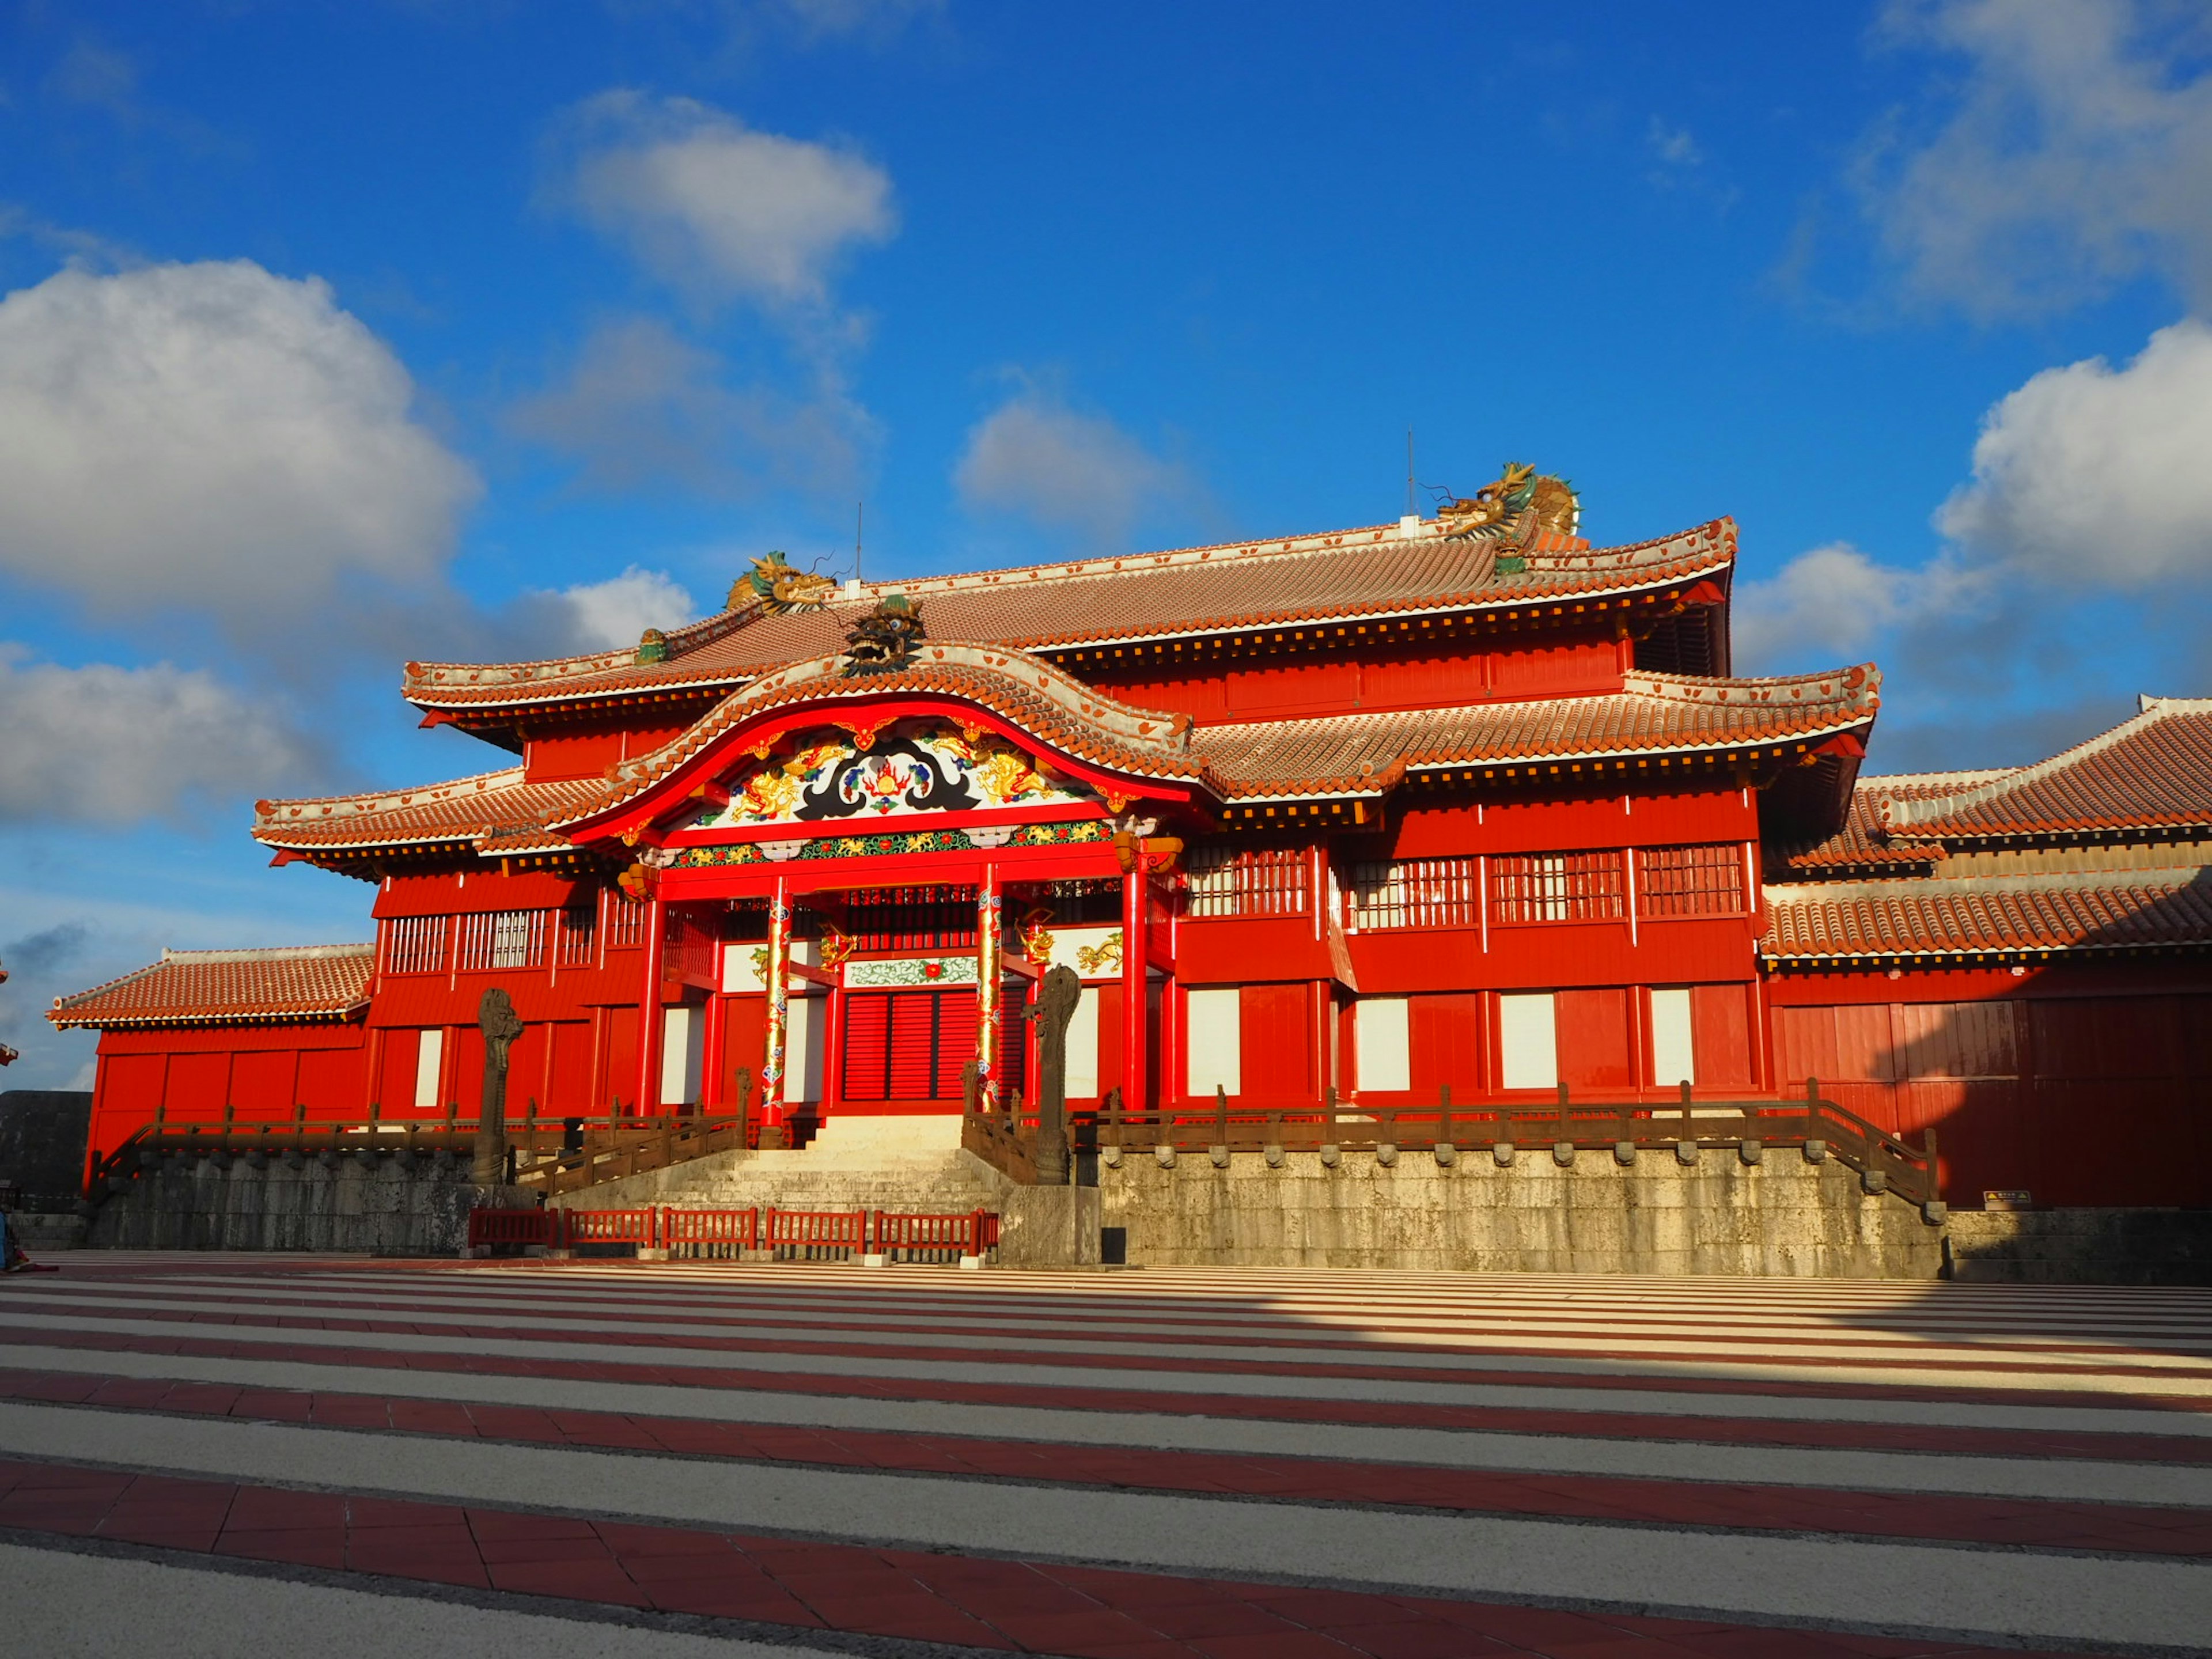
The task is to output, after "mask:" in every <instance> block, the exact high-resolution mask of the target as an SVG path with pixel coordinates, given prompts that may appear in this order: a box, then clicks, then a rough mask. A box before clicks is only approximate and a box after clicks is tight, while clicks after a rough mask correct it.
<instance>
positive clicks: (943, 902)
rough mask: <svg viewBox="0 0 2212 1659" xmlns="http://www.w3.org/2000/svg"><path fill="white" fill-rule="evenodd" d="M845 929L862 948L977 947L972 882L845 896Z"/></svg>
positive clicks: (857, 947)
mask: <svg viewBox="0 0 2212 1659" xmlns="http://www.w3.org/2000/svg"><path fill="white" fill-rule="evenodd" d="M845 905H846V909H845V924H846V931H847V932H848V933H850V934H851V935H852V939H853V945H854V949H855V950H860V951H972V950H974V949H975V889H974V888H972V887H875V888H866V889H863V890H860V891H857V892H852V893H848V894H846V895H845Z"/></svg>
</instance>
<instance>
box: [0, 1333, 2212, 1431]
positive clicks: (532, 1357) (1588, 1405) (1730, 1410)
mask: <svg viewBox="0 0 2212 1659" xmlns="http://www.w3.org/2000/svg"><path fill="white" fill-rule="evenodd" d="M10 1327H13V1328H15V1330H17V1331H21V1332H29V1333H37V1332H46V1331H81V1332H85V1333H88V1334H106V1335H120V1336H128V1337H131V1338H133V1339H136V1340H137V1341H138V1342H139V1343H140V1344H141V1345H142V1346H148V1347H151V1346H156V1345H167V1344H169V1343H175V1342H225V1343H234V1344H237V1345H239V1346H249V1347H251V1346H260V1347H293V1348H349V1349H359V1348H371V1349H374V1350H375V1351H377V1352H380V1353H390V1354H393V1355H402V1354H441V1355H460V1356H469V1355H479V1356H483V1357H485V1358H500V1359H512V1360H518V1361H520V1362H523V1363H525V1364H594V1365H604V1364H633V1365H639V1366H645V1367H665V1368H667V1369H670V1370H687V1369H689V1370H702V1369H703V1370H749V1371H765V1372H769V1373H773V1374H776V1375H781V1376H823V1377H868V1378H873V1379H888V1380H890V1382H892V1383H900V1382H908V1381H911V1382H932V1383H966V1384H980V1385H983V1386H989V1387H1000V1388H1011V1389H1029V1390H1031V1391H1033V1392H1035V1393H1036V1395H1037V1397H1038V1398H1039V1400H1040V1401H1051V1400H1052V1399H1053V1397H1054V1395H1055V1394H1058V1393H1060V1392H1062V1391H1064V1390H1066V1389H1115V1390H1116V1391H1120V1390H1124V1389H1126V1390H1129V1391H1133V1392H1137V1393H1152V1394H1158V1395H1225V1396H1234V1397H1239V1398H1244V1399H1260V1400H1267V1399H1276V1400H1300V1401H1315V1400H1319V1401H1364V1402H1368V1403H1376V1402H1380V1403H1384V1404H1393V1405H1404V1406H1449V1407H1474V1406H1498V1407H1508V1408H1516V1409H1521V1410H1528V1411H1565V1412H1594V1413H1602V1414H1607V1415H1611V1416H1621V1415H1624V1414H1627V1413H1634V1414H1637V1415H1639V1416H1642V1415H1655V1416H1665V1417H1699V1418H1705V1417H1711V1418H1729V1419H1762V1420H1767V1421H1780V1422H1846V1423H1885V1424H1902V1423H1914V1424H1922V1425H1928V1426H1930V1427H1939V1428H1960V1429H2019V1430H2025V1431H2034V1432H2065V1433H2069V1434H2081V1433H2087V1434H2099V1433H2104V1434H2146V1435H2169V1436H2184V1437H2190V1438H2204V1437H2212V1413H2192V1412H2177V1411H2159V1410H2142V1411H2138V1410H2133V1409H2130V1408H2129V1407H2124V1406H2106V1407H2055V1406H2040V1405H2037V1406H2006V1405H2002V1404H1998V1403H1994V1402H1990V1401H1941V1400H1935V1401H1929V1400H1912V1399H1904V1400H1885V1399H1881V1398H1869V1397H1863V1396H1859V1395H1842V1396H1835V1397H1826V1396H1821V1395H1763V1394H1759V1393H1756V1392H1744V1393H1735V1392H1713V1393H1684V1392H1674V1391H1671V1390H1668V1389H1663V1388H1659V1387H1656V1386H1654V1387H1647V1388H1632V1389H1577V1388H1572V1387H1569V1386H1565V1385H1561V1384H1555V1383H1530V1384H1515V1383H1416V1382H1402V1381H1398V1380H1395V1379H1391V1378H1382V1377H1357V1376H1298V1375H1288V1376H1261V1375H1252V1374H1247V1373H1245V1372H1242V1371H1237V1370H1202V1371H1201V1370H1136V1369H1131V1370H1110V1371H1108V1370H1084V1369H1082V1368H1080V1367H1076V1366H1060V1365H1054V1366H1044V1365H1023V1364H1013V1363H1008V1364H984V1363H979V1362H975V1361H965V1360H932V1359H915V1358H878V1357H875V1356H872V1355H863V1354H830V1353H787V1352H782V1351H781V1350H778V1349H773V1348H762V1349H754V1350H748V1351H744V1352H731V1351H729V1350H726V1349H700V1348H680V1347H632V1348H622V1347H617V1346H610V1345H609V1344H607V1343H605V1342H560V1341H550V1340H549V1341H540V1342H527V1341H517V1340H512V1339H508V1338H502V1337H495V1336H484V1335H480V1334H471V1335H467V1336H452V1337H447V1336H433V1335H426V1334H421V1333H417V1332H409V1331H373V1332H372V1331H342V1330H322V1329H317V1328H298V1329H289V1330H276V1329H271V1328H266V1327H250V1326H239V1325H218V1324H210V1325H197V1326H195V1325H183V1324H178V1323H175V1322H152V1321H145V1320H129V1319H113V1318H102V1317H97V1316H80V1315H71V1314H45V1313H29V1312H19V1311H17V1310H13V1309H10V1308H8V1307H5V1306H0V1334H7V1333H8V1332H9V1328H10ZM8 1340H11V1341H22V1340H27V1339H26V1338H25V1337H24V1336H21V1335H9V1337H8ZM85 1352H99V1350H97V1349H88V1350H85ZM871 1392H872V1393H878V1395H880V1391H879V1390H871Z"/></svg>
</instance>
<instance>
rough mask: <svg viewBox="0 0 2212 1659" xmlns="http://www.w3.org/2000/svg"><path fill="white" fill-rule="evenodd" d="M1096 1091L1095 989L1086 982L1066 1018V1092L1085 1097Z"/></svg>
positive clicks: (1076, 1098) (1096, 1006)
mask: <svg viewBox="0 0 2212 1659" xmlns="http://www.w3.org/2000/svg"><path fill="white" fill-rule="evenodd" d="M1097 1092H1098V993H1097V992H1096V991H1094V990H1092V989H1091V987H1089V986H1087V985H1086V986H1085V987H1083V994H1082V995H1081V996H1079V997H1078V998H1077V999H1076V1001H1075V1018H1073V1019H1071V1020H1069V1021H1068V1022H1067V1094H1068V1097H1069V1098H1070V1099H1071V1100H1082V1099H1088V1098H1090V1097H1093V1096H1095V1095H1097Z"/></svg>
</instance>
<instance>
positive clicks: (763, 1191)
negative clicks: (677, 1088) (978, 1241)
mask: <svg viewBox="0 0 2212 1659" xmlns="http://www.w3.org/2000/svg"><path fill="white" fill-rule="evenodd" d="M960 1128H961V1122H960V1119H959V1118H958V1117H957V1116H953V1115H945V1116H928V1117H919V1116H917V1117H833V1118H831V1119H830V1120H829V1121H828V1122H826V1123H824V1124H823V1126H822V1128H821V1130H820V1132H819V1133H817V1134H816V1135H815V1137H814V1139H812V1141H811V1142H810V1143H809V1144H808V1145H807V1146H805V1149H804V1150H801V1151H797V1152H739V1151H732V1152H710V1153H708V1154H707V1155H706V1156H704V1157H702V1158H687V1159H685V1160H684V1162H682V1163H679V1164H671V1165H669V1166H668V1167H667V1168H665V1169H659V1170H646V1171H643V1172H642V1173H641V1174H638V1175H634V1176H622V1177H620V1178H618V1179H617V1180H613V1181H602V1182H596V1183H594V1184H593V1185H592V1186H590V1187H587V1188H581V1189H580V1190H578V1191H575V1192H568V1193H563V1194H561V1195H560V1196H558V1197H557V1198H555V1199H553V1200H551V1202H552V1203H553V1204H554V1205H555V1206H559V1207H561V1208H563V1209H574V1210H621V1209H635V1208H642V1207H644V1206H647V1205H655V1204H665V1205H673V1206H682V1207H686V1208H697V1209H714V1210H744V1209H752V1208H756V1207H759V1208H767V1207H769V1206H774V1207H775V1208H776V1209H779V1210H860V1209H868V1210H891V1211H898V1212H908V1213H915V1212H921V1213H939V1214H952V1213H957V1212H962V1211H966V1210H974V1209H985V1210H991V1211H994V1212H996V1211H1000V1210H1003V1209H1004V1208H1005V1207H1006V1204H1007V1202H1008V1200H1009V1198H1010V1195H1011V1194H1012V1192H1013V1191H1014V1188H1015V1183H1014V1182H1012V1181H1010V1180H1008V1179H1007V1177H1006V1176H1004V1175H1002V1174H1000V1172H999V1171H998V1170H995V1169H994V1168H993V1167H992V1166H991V1165H990V1164H987V1163H985V1162H984V1161H983V1160H982V1159H981V1158H977V1157H975V1155H974V1154H973V1153H972V1152H965V1151H963V1149H962V1147H961V1145H960Z"/></svg>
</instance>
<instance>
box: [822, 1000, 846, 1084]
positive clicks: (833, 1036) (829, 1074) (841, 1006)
mask: <svg viewBox="0 0 2212 1659" xmlns="http://www.w3.org/2000/svg"><path fill="white" fill-rule="evenodd" d="M829 973H830V983H829V998H828V999H827V1000H828V1001H829V1010H828V1014H827V1017H826V1018H824V1019H823V1028H824V1029H823V1033H822V1043H823V1048H822V1116H823V1120H824V1121H827V1120H829V1118H831V1117H834V1116H835V1115H836V1114H837V1112H838V1110H839V1109H841V1108H842V1106H843V1105H844V1103H845V965H844V963H838V964H837V965H836V967H834V968H832V969H830V970H829Z"/></svg>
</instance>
